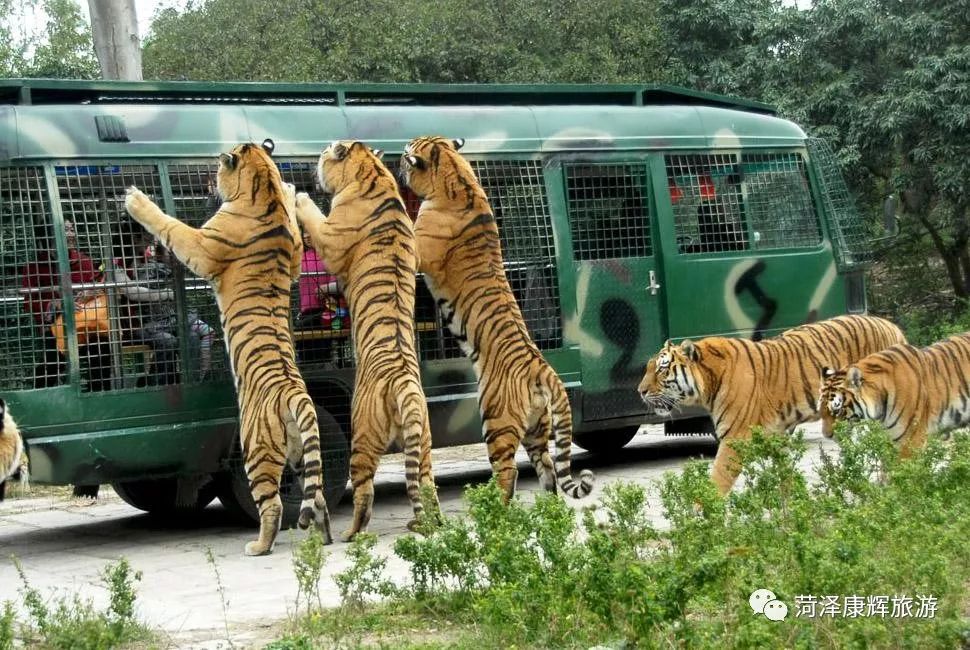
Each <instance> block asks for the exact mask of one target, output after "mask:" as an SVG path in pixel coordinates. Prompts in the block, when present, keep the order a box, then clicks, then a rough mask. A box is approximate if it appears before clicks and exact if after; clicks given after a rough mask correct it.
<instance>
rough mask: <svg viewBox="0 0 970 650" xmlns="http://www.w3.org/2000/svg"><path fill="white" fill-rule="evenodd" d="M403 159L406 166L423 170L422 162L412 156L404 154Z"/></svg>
mask: <svg viewBox="0 0 970 650" xmlns="http://www.w3.org/2000/svg"><path fill="white" fill-rule="evenodd" d="M404 159H405V160H406V161H408V164H409V165H411V166H412V167H414V168H415V169H424V161H423V160H421V159H420V158H418V157H417V156H415V155H414V154H410V153H409V154H404Z"/></svg>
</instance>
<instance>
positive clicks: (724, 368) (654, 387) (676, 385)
mask: <svg viewBox="0 0 970 650" xmlns="http://www.w3.org/2000/svg"><path fill="white" fill-rule="evenodd" d="M905 341H906V338H905V336H903V333H902V331H901V330H900V329H899V328H898V327H896V326H895V325H893V324H892V323H890V322H889V321H887V320H884V319H882V318H877V317H874V316H855V315H850V316H839V317H836V318H832V319H829V320H825V321H820V322H817V323H810V324H807V325H801V326H799V327H796V328H794V329H791V330H788V331H786V332H784V333H783V334H781V335H779V336H777V337H775V338H773V339H768V340H764V341H757V342H755V341H749V340H746V339H733V338H722V337H709V338H704V339H701V340H699V341H696V342H694V341H689V340H687V341H683V342H682V343H681V344H680V345H675V344H673V343H671V342H670V341H667V342H666V343H665V344H664V346H663V348H661V350H660V352H658V353H657V354H656V355H655V356H654V357H652V358H651V359H650V360H649V361H648V362H647V368H646V371H645V373H644V376H643V380H642V381H641V382H640V386H639V388H638V390H639V392H640V395H641V397H642V398H643V400H644V402H645V403H646V404H647V407H648V408H649V409H650V410H651V411H652V412H654V413H656V414H658V415H661V416H667V415H669V414H670V413H671V412H672V411H673V410H674V409H676V408H677V407H679V406H700V407H703V408H705V409H707V411H708V412H709V413H710V414H711V419H712V420H713V422H714V430H715V433H716V435H717V439H718V442H719V443H720V444H719V446H718V451H717V456H716V457H715V459H714V466H713V469H712V474H713V479H714V482H715V483H716V484H717V486H718V490H719V491H720V493H721V494H722V495H723V494H726V493H727V492H728V491H730V489H731V486H732V485H734V481H735V479H736V478H737V475H738V474H739V473H740V470H741V468H740V465H739V464H738V462H737V454H736V453H735V452H734V450H733V448H732V445H730V444H725V443H730V441H731V440H737V439H747V438H749V437H750V435H751V427H753V426H762V427H764V428H765V429H766V430H770V431H792V430H794V428H795V426H796V425H798V424H801V423H804V422H809V421H813V420H818V419H820V418H821V419H822V425H823V427H822V428H823V432H824V433H825V434H826V435H831V430H832V416H831V413H830V412H829V410H828V407H827V406H826V405H825V404H822V403H820V401H819V390H820V389H821V386H822V382H823V371H824V369H825V368H826V367H827V366H836V367H842V366H844V365H847V364H849V363H851V362H853V361H855V360H857V359H860V358H862V357H864V356H866V355H867V354H870V353H872V352H876V351H879V350H883V349H885V348H888V347H889V346H891V345H894V344H896V343H900V342H905Z"/></svg>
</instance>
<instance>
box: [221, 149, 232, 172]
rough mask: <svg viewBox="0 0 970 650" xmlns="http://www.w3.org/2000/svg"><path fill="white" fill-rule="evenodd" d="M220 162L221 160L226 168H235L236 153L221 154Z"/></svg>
mask: <svg viewBox="0 0 970 650" xmlns="http://www.w3.org/2000/svg"><path fill="white" fill-rule="evenodd" d="M219 162H221V163H222V164H223V166H224V167H225V168H226V169H229V170H233V169H235V168H236V154H234V153H222V154H219Z"/></svg>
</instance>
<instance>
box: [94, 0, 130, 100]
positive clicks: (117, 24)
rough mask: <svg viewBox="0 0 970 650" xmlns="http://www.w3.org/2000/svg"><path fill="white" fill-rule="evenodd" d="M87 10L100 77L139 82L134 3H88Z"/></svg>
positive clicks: (110, 0)
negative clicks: (89, 15) (99, 67)
mask: <svg viewBox="0 0 970 650" xmlns="http://www.w3.org/2000/svg"><path fill="white" fill-rule="evenodd" d="M88 9H89V11H90V12H91V34H92V35H93V37H94V52H95V54H97V55H98V62H99V63H100V64H101V77H102V78H103V79H123V80H125V81H141V80H142V76H141V43H140V42H139V41H138V19H137V18H136V16H135V2H134V0H88Z"/></svg>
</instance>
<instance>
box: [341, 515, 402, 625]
mask: <svg viewBox="0 0 970 650" xmlns="http://www.w3.org/2000/svg"><path fill="white" fill-rule="evenodd" d="M376 545H377V535H374V534H373V533H358V534H357V536H356V537H354V540H353V541H352V542H351V543H350V548H348V549H347V557H348V558H349V559H350V566H349V567H347V568H346V569H345V570H344V571H341V572H340V573H337V574H335V575H334V577H333V580H334V582H336V583H337V589H339V590H340V598H341V600H342V601H343V604H344V605H345V606H346V607H351V608H358V609H359V608H360V607H362V606H363V605H364V603H365V602H366V599H367V597H368V596H384V597H387V596H390V595H393V593H394V584H393V583H391V582H389V581H387V580H385V579H384V578H383V575H384V567H386V566H387V558H385V557H379V556H375V555H374V547H375V546H376Z"/></svg>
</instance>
